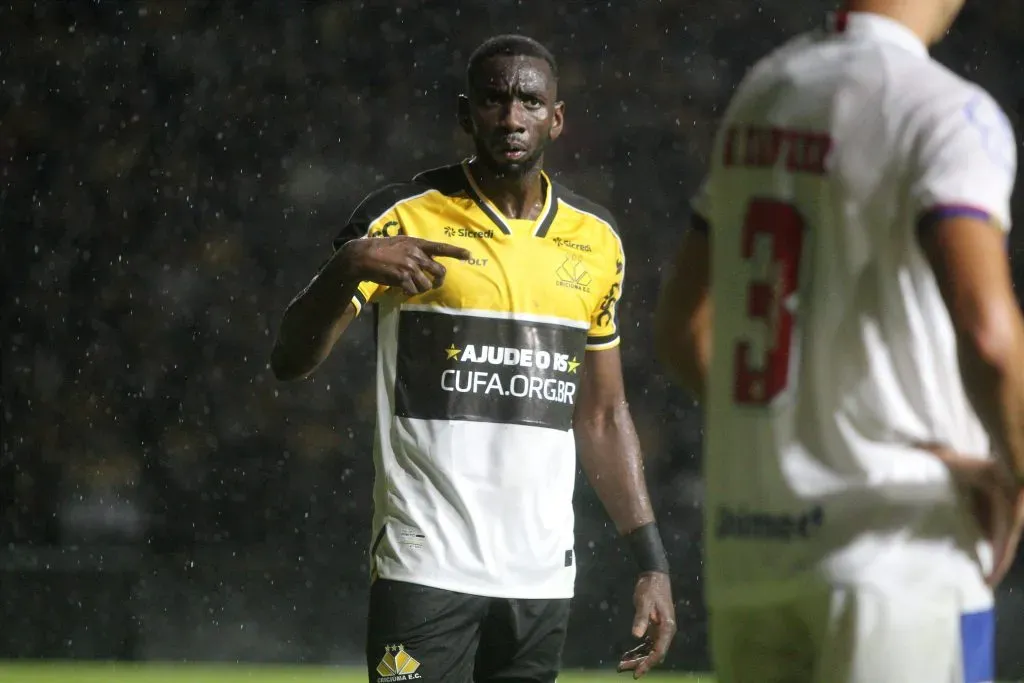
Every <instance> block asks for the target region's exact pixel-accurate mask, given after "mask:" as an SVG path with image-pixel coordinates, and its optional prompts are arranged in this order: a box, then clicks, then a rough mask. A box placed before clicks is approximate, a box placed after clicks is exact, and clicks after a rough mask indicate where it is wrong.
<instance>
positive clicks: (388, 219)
mask: <svg viewBox="0 0 1024 683" xmlns="http://www.w3.org/2000/svg"><path fill="white" fill-rule="evenodd" d="M415 194H417V190H416V188H414V187H410V186H409V185H407V184H395V185H388V186H386V187H383V188H381V189H379V190H377V191H375V192H373V193H371V194H370V195H368V196H367V197H366V198H365V199H363V201H362V202H360V203H359V206H357V207H356V209H355V211H353V212H352V215H351V216H350V217H349V219H348V222H347V223H346V224H345V227H344V228H342V229H341V232H339V233H338V235H337V237H335V238H334V242H333V245H334V250H335V251H337V250H338V249H340V248H341V247H342V246H344V245H345V244H347V243H348V242H351V241H352V240H357V239H372V238H374V237H394V236H395V235H400V234H403V233H404V232H405V230H404V227H403V226H402V223H401V218H400V217H399V214H398V212H397V211H396V208H397V206H398V204H400V203H401V202H402V201H404V200H406V199H409V198H410V197H412V196H414V195H415ZM386 290H387V287H384V286H382V285H378V284H377V283H376V282H360V283H359V287H358V288H357V289H356V293H355V296H353V297H352V305H353V306H354V307H355V309H356V314H357V315H358V314H359V313H360V312H361V311H362V309H363V307H364V306H366V304H367V303H373V301H375V300H376V299H377V298H378V297H379V296H380V295H382V294H383V293H384V292H385V291H386Z"/></svg>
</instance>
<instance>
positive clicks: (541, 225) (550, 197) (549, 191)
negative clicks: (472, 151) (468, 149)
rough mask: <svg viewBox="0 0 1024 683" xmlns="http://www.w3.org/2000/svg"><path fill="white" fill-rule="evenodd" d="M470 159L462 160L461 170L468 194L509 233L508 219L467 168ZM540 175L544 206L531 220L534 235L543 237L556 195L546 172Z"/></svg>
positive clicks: (553, 208) (492, 220)
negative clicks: (534, 218) (532, 220)
mask: <svg viewBox="0 0 1024 683" xmlns="http://www.w3.org/2000/svg"><path fill="white" fill-rule="evenodd" d="M470 161H472V160H471V159H465V160H464V161H463V162H462V172H463V174H465V176H466V184H467V186H468V188H467V189H468V190H469V196H470V197H472V198H473V201H474V202H475V203H476V205H477V206H478V207H479V208H480V210H481V211H483V212H484V214H485V215H486V216H487V217H488V218H489V219H491V222H492V223H494V224H495V225H496V226H498V229H499V230H501V231H502V232H503V233H505V234H506V235H511V234H512V228H511V227H510V226H509V224H508V221H507V220H505V216H504V215H503V214H502V213H501V211H499V210H498V207H496V206H495V205H494V203H493V202H492V201H491V200H490V199H488V198H487V197H486V196H485V195H484V193H483V192H482V191H481V190H480V186H479V185H477V183H476V178H474V177H473V172H472V171H471V170H470V169H469V162H470ZM540 176H541V179H542V180H543V181H544V206H543V207H541V210H540V214H538V216H537V219H536V220H535V221H534V222H533V235H534V237H544V236H546V235H547V233H548V230H549V229H550V228H551V223H552V222H554V220H555V213H557V212H558V197H556V196H555V186H554V184H552V182H551V179H550V178H548V174H547V173H545V172H544V171H541V172H540Z"/></svg>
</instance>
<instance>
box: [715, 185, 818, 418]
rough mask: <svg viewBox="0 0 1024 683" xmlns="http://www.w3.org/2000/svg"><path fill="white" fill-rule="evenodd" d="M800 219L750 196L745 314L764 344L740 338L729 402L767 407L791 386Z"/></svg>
mask: <svg viewBox="0 0 1024 683" xmlns="http://www.w3.org/2000/svg"><path fill="white" fill-rule="evenodd" d="M803 239H804V221H803V219H802V218H801V216H800V214H799V212H797V210H796V208H794V207H793V206H792V205H790V204H787V203H785V202H779V201H776V200H772V199H754V200H753V201H751V202H750V204H749V205H748V207H747V215H746V219H745V220H744V223H743V234H742V245H741V248H742V257H743V259H744V260H745V261H746V262H747V264H748V265H749V267H750V272H752V275H751V279H750V282H749V285H748V287H747V297H746V310H747V316H748V317H749V318H750V320H751V321H752V322H753V323H754V325H755V326H756V328H757V329H760V330H763V332H760V333H759V335H763V337H762V339H763V341H762V343H758V344H757V345H756V348H755V345H754V344H752V343H751V341H749V340H747V341H739V342H737V344H736V350H735V354H734V358H733V360H734V368H735V370H734V371H735V376H734V378H733V400H734V401H735V402H736V403H737V404H738V405H745V406H765V405H768V404H769V403H771V402H772V400H773V399H775V398H776V397H777V396H779V394H781V393H782V392H783V391H785V389H786V387H787V385H788V384H789V374H790V356H791V351H792V347H793V328H794V322H795V321H794V317H795V315H796V314H795V309H796V294H797V291H798V288H799V279H800V256H801V253H802V250H803V249H802V248H803Z"/></svg>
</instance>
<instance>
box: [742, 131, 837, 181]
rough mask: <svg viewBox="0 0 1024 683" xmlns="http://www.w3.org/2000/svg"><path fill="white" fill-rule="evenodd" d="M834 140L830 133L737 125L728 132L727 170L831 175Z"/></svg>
mask: <svg viewBox="0 0 1024 683" xmlns="http://www.w3.org/2000/svg"><path fill="white" fill-rule="evenodd" d="M832 146H833V142H832V137H831V136H830V135H829V134H828V133H820V132H808V131H798V130H787V129H785V128H764V127H760V126H746V125H736V126H730V127H729V128H727V129H726V131H725V142H724V144H723V145H722V165H723V166H724V167H725V168H734V167H741V168H774V167H776V166H778V165H780V164H782V165H783V167H784V168H785V170H787V171H789V172H791V173H811V174H814V175H824V174H825V173H827V172H828V171H827V163H828V157H829V154H830V153H831V152H832Z"/></svg>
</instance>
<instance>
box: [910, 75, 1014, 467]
mask: <svg viewBox="0 0 1024 683" xmlns="http://www.w3.org/2000/svg"><path fill="white" fill-rule="evenodd" d="M951 114H952V115H951V116H947V117H943V118H942V119H940V120H939V121H938V122H937V123H936V124H935V125H932V126H930V127H928V128H927V129H926V130H927V133H926V134H925V135H923V136H921V140H920V144H919V146H918V149H919V150H920V151H919V153H918V157H917V159H915V160H914V162H913V166H912V168H913V172H914V174H915V180H916V183H915V187H914V190H913V200H914V201H915V204H916V206H915V208H917V209H918V210H919V211H920V212H921V216H922V218H921V221H920V223H919V231H918V239H919V242H920V244H921V247H922V249H923V251H924V253H925V255H926V257H927V259H928V261H929V263H930V264H931V266H932V270H933V271H934V273H935V277H936V280H937V283H938V286H939V289H940V291H941V292H942V296H943V299H944V300H945V303H946V306H947V308H948V310H949V314H950V318H951V320H952V322H953V326H954V328H955V330H956V336H957V349H958V353H959V356H960V367H961V375H962V377H963V382H964V386H965V389H966V391H967V393H968V395H969V397H970V399H971V402H972V404H973V406H974V408H975V412H976V413H977V414H978V417H979V418H980V419H981V421H982V423H983V424H984V426H985V429H986V430H987V432H988V434H989V436H990V439H991V441H992V448H993V451H994V452H995V453H996V454H998V455H999V456H1000V458H1001V459H1002V461H1003V462H1004V463H1005V464H1006V465H1008V466H1009V468H1010V470H1011V471H1012V472H1013V473H1014V475H1015V478H1016V479H1017V480H1018V481H1019V482H1020V485H1021V487H1024V318H1022V316H1021V311H1020V307H1019V305H1018V303H1017V300H1016V298H1015V296H1014V292H1013V281H1012V277H1011V273H1010V264H1009V258H1008V254H1007V252H1006V245H1007V243H1008V232H1009V227H1010V215H1009V213H1010V211H1009V201H1010V195H1011V193H1012V191H1013V185H1014V178H1015V175H1016V158H1015V156H1016V154H1015V149H1016V143H1015V141H1014V138H1013V132H1012V130H1011V129H1010V127H1009V122H1008V121H1007V120H1006V117H1005V115H1004V114H1003V113H1002V110H1000V109H999V107H998V105H997V104H995V102H994V101H992V100H991V98H989V97H988V95H986V94H983V93H979V94H976V95H975V96H974V97H973V98H972V99H971V100H969V102H968V103H967V104H966V105H965V106H964V107H963V109H960V110H957V111H955V112H952V113H951Z"/></svg>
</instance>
